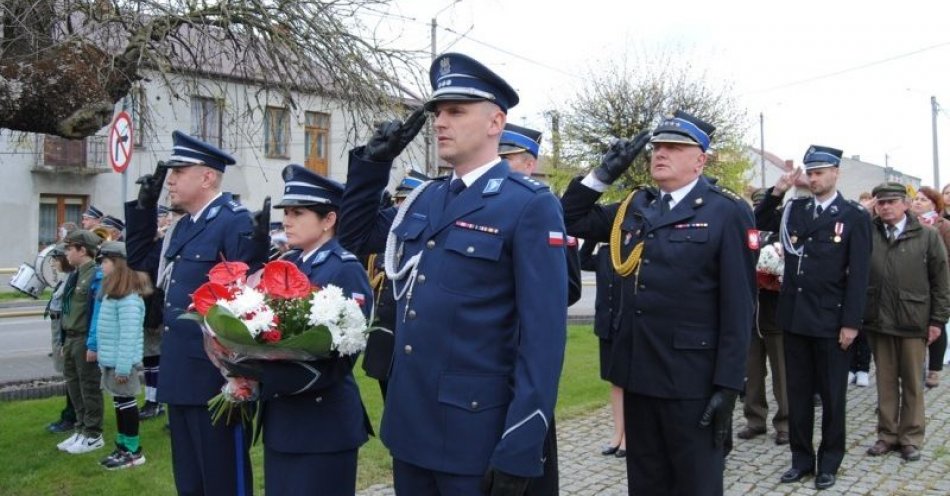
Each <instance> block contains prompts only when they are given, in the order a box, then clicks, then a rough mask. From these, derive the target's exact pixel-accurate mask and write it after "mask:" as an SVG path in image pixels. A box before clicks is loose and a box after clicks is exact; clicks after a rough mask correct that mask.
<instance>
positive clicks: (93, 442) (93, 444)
mask: <svg viewBox="0 0 950 496" xmlns="http://www.w3.org/2000/svg"><path fill="white" fill-rule="evenodd" d="M105 445H106V442H105V441H104V440H103V439H102V434H99V435H98V436H96V437H88V436H82V437H81V438H80V440H79V441H76V443H75V444H73V445H72V446H70V447H69V448H67V449H66V452H67V453H69V454H71V455H81V454H83V453H89V452H90V451H95V450H97V449H100V448H102V447H103V446H105Z"/></svg>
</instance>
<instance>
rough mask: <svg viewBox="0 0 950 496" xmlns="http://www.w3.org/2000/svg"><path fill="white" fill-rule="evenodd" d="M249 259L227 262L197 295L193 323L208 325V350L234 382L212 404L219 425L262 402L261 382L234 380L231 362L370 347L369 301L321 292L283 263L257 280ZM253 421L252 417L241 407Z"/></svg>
mask: <svg viewBox="0 0 950 496" xmlns="http://www.w3.org/2000/svg"><path fill="white" fill-rule="evenodd" d="M247 272H248V266H247V265H246V264H244V263H241V262H221V263H218V264H217V265H215V266H214V267H213V268H212V269H211V271H209V273H208V279H209V281H208V282H206V283H205V284H203V285H201V286H200V287H199V288H198V289H197V290H195V292H194V293H193V294H192V308H191V309H192V310H193V311H194V312H193V313H191V314H188V316H189V318H192V319H195V320H197V321H198V322H199V324H200V325H201V328H202V331H203V333H204V343H205V351H206V352H207V353H208V357H209V358H210V359H211V361H212V363H214V364H215V366H216V367H218V369H219V370H221V372H222V374H223V375H224V376H225V378H226V379H227V382H226V383H225V385H224V386H223V387H222V388H221V393H220V394H218V395H217V396H215V397H214V398H212V399H211V401H209V402H208V406H209V409H210V410H211V412H212V421H217V420H218V419H219V418H220V417H222V416H226V420H227V421H229V420H230V419H231V415H232V413H233V412H232V410H233V408H234V407H235V406H242V407H243V405H244V404H246V403H249V402H252V401H254V400H256V399H257V389H258V388H257V383H256V382H255V381H253V380H250V379H245V378H239V377H228V374H227V369H226V368H225V367H224V365H223V364H225V363H237V362H240V361H242V360H246V359H262V360H306V361H309V360H318V359H321V358H329V357H330V356H331V355H332V354H333V353H336V354H339V355H353V354H357V353H360V352H361V351H363V349H364V348H366V334H367V332H368V326H367V320H366V318H365V317H364V316H363V311H362V310H361V309H360V305H361V303H362V302H361V301H359V300H358V299H357V298H348V297H346V296H345V295H344V294H343V290H342V289H340V288H338V287H336V286H333V285H328V286H327V287H325V288H317V287H313V286H311V284H310V280H309V279H307V276H306V275H305V274H304V273H303V272H301V271H300V269H298V268H297V266H296V265H294V264H293V263H290V262H287V261H284V260H276V261H273V262H269V263H267V264H265V265H264V269H263V270H262V271H261V272H260V273H258V274H256V275H255V276H256V277H251V278H249V277H248V275H247ZM241 414H242V416H243V417H244V418H245V419H248V418H249V417H250V414H249V413H248V412H247V411H246V410H245V409H244V408H241Z"/></svg>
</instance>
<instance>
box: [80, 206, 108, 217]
mask: <svg viewBox="0 0 950 496" xmlns="http://www.w3.org/2000/svg"><path fill="white" fill-rule="evenodd" d="M103 215H105V214H103V213H102V210H99V209H98V208H96V207H94V206H92V205H89V208H87V209H86V211H85V212H83V213H82V216H83V217H89V218H92V219H101V218H102V216H103Z"/></svg>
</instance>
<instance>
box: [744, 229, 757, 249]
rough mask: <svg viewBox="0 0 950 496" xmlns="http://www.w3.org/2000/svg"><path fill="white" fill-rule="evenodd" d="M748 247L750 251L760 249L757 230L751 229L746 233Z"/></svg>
mask: <svg viewBox="0 0 950 496" xmlns="http://www.w3.org/2000/svg"><path fill="white" fill-rule="evenodd" d="M746 245H747V246H748V247H749V249H750V250H758V249H759V231H758V230H757V229H749V230H748V231H746Z"/></svg>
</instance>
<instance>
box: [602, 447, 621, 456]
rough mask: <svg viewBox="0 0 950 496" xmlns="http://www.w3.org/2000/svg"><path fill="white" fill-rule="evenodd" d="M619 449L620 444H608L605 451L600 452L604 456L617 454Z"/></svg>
mask: <svg viewBox="0 0 950 496" xmlns="http://www.w3.org/2000/svg"><path fill="white" fill-rule="evenodd" d="M619 449H620V445H617V446H607V447H606V448H604V450H603V451H601V452H600V454H601V455H604V456H610V455H616V454H617V450H619Z"/></svg>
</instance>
